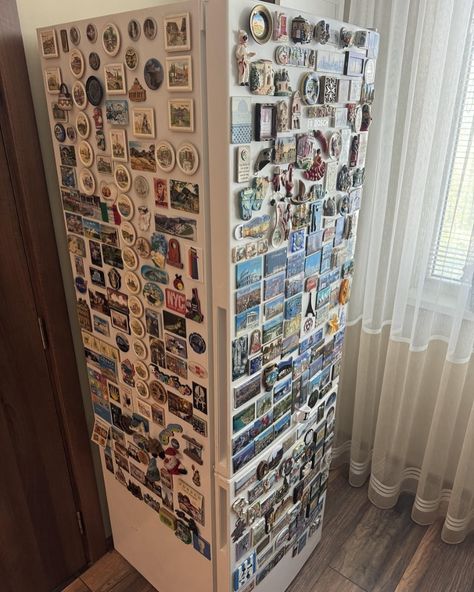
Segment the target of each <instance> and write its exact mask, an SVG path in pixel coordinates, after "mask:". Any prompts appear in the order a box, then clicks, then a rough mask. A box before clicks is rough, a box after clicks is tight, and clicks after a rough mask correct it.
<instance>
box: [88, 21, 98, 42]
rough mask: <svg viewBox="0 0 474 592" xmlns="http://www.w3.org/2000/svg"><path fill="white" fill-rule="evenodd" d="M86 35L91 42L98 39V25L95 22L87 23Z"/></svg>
mask: <svg viewBox="0 0 474 592" xmlns="http://www.w3.org/2000/svg"><path fill="white" fill-rule="evenodd" d="M86 36H87V39H89V41H90V42H91V43H95V42H96V41H97V27H96V26H95V25H94V23H89V24H88V25H87V27H86Z"/></svg>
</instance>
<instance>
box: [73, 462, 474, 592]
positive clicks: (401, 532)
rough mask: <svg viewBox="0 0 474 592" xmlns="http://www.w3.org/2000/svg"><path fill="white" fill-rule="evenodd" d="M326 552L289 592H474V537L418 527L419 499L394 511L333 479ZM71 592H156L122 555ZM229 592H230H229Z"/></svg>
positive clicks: (404, 501) (341, 478) (340, 475)
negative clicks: (446, 537)
mask: <svg viewBox="0 0 474 592" xmlns="http://www.w3.org/2000/svg"><path fill="white" fill-rule="evenodd" d="M328 494H329V495H328V503H327V507H326V515H325V518H324V527H323V536H322V539H321V542H320V544H319V545H318V547H317V548H316V549H315V550H314V552H313V554H312V555H311V557H310V558H309V560H308V561H307V562H306V564H305V566H304V567H303V569H302V570H301V572H300V573H299V574H298V576H297V578H296V579H295V580H294V582H293V583H292V584H291V586H290V587H289V588H288V590H287V592H474V534H471V535H470V536H469V537H468V538H467V539H466V541H464V543H461V544H460V545H447V544H445V543H443V542H442V541H441V538H440V533H441V521H438V522H436V523H435V524H432V525H431V526H418V525H417V524H415V523H414V522H413V521H412V520H411V518H410V512H411V505H412V498H411V497H410V496H408V495H402V496H401V497H400V500H399V502H398V504H397V505H396V506H395V507H394V508H392V509H391V510H379V509H377V508H376V507H375V506H373V505H372V504H371V503H370V502H369V500H368V499H367V486H365V487H361V488H353V487H351V486H350V485H349V484H348V482H347V478H346V471H345V470H343V469H339V470H336V471H332V472H331V476H330V483H329V492H328ZM64 592H155V588H153V587H152V586H151V585H150V584H149V583H148V582H147V581H146V580H145V579H144V578H142V577H141V576H140V575H139V574H138V573H137V572H136V571H135V569H133V567H132V566H131V565H130V564H129V563H127V561H125V559H123V557H121V556H120V555H119V554H118V553H117V552H116V551H111V552H110V553H107V555H105V556H104V557H102V559H100V561H98V562H97V563H96V564H95V565H93V566H92V567H91V568H90V569H88V570H87V571H86V572H84V573H83V574H82V575H81V577H80V578H78V579H77V580H75V581H74V582H73V583H72V584H70V585H69V586H68V587H67V588H65V589H64ZM225 592H227V591H225Z"/></svg>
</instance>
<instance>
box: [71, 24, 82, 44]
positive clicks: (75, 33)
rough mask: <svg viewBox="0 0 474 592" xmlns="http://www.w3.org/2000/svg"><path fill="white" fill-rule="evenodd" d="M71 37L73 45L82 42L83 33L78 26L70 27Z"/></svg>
mask: <svg viewBox="0 0 474 592" xmlns="http://www.w3.org/2000/svg"><path fill="white" fill-rule="evenodd" d="M69 37H70V39H71V43H72V44H73V45H79V43H80V42H81V33H80V31H79V29H78V28H77V27H71V28H70V29H69Z"/></svg>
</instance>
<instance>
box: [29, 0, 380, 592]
mask: <svg viewBox="0 0 474 592" xmlns="http://www.w3.org/2000/svg"><path fill="white" fill-rule="evenodd" d="M38 43H39V51H40V53H41V56H42V67H43V71H44V81H45V96H46V100H47V103H48V112H49V118H50V125H51V133H52V141H53V148H54V155H55V160H56V164H57V172H58V200H60V201H61V203H62V207H63V210H64V220H65V226H66V232H67V239H68V248H69V252H70V258H71V270H72V279H73V281H74V284H75V289H76V296H77V313H78V319H79V323H80V327H81V332H82V338H83V343H84V353H85V359H84V363H85V364H86V366H87V375H88V378H89V384H90V391H91V402H92V407H93V410H94V414H95V424H94V427H93V432H92V434H91V437H92V440H93V441H94V442H95V443H96V444H98V446H99V447H100V448H101V458H102V465H103V474H104V479H105V485H106V492H107V501H108V507H109V512H110V518H111V524H112V531H113V538H114V545H115V547H116V549H117V550H118V551H119V552H120V553H121V554H122V555H123V556H124V557H125V558H126V559H127V560H128V561H129V562H130V563H131V564H132V565H133V566H134V567H136V568H137V570H138V571H139V572H140V573H142V574H143V575H144V576H145V578H147V579H148V580H149V582H150V583H151V584H152V585H153V586H154V587H156V588H157V589H158V590H160V592H177V591H185V590H186V591H187V590H193V591H195V592H211V591H215V592H227V591H234V592H238V591H241V592H249V591H250V590H253V589H257V590H262V591H267V590H268V591H270V590H271V591H275V590H281V591H283V590H285V589H286V588H287V587H288V585H289V584H290V582H291V581H292V580H293V579H294V578H295V576H296V575H297V574H298V571H299V570H300V569H301V567H302V565H303V564H304V563H305V561H306V560H307V559H308V558H309V556H310V554H311V553H312V551H313V549H314V548H315V546H316V545H317V543H318V542H319V540H320V538H321V531H322V521H323V514H324V504H325V499H326V488H327V479H328V471H329V464H330V458H331V445H332V439H333V430H334V413H335V405H336V394H337V383H338V377H339V368H340V362H341V356H342V345H343V340H344V326H345V308H346V305H347V302H348V299H349V296H350V285H351V279H352V274H353V264H352V258H353V253H354V247H355V237H356V229H357V218H358V211H359V208H360V203H361V196H362V187H363V181H364V165H365V153H366V148H367V137H368V129H369V127H370V122H371V104H372V101H373V96H374V75H375V64H376V58H377V52H378V44H379V38H378V34H377V33H376V32H374V31H368V30H364V29H360V28H358V27H356V26H352V25H349V24H344V23H341V22H336V21H334V20H331V19H326V18H324V17H318V16H316V15H312V14H306V13H303V14H301V13H299V12H297V11H295V10H292V9H287V8H283V7H280V6H277V5H274V4H271V3H266V2H264V3H257V2H254V1H251V0H207V1H206V0H187V1H185V2H177V3H172V4H166V5H160V6H156V7H153V8H149V9H144V10H134V11H130V12H127V13H121V14H115V15H110V16H107V17H98V18H93V17H91V18H89V19H86V20H83V21H78V22H72V23H64V24H59V25H52V26H50V27H44V28H42V29H39V30H38Z"/></svg>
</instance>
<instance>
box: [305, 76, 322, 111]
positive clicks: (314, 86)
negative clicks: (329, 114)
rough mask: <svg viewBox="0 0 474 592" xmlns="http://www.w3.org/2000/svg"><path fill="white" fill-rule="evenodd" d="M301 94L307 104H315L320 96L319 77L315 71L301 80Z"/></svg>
mask: <svg viewBox="0 0 474 592" xmlns="http://www.w3.org/2000/svg"><path fill="white" fill-rule="evenodd" d="M301 96H302V97H303V100H304V102H305V103H306V104H307V105H315V104H316V103H317V102H318V97H319V78H318V75H317V74H316V73H315V72H309V73H308V74H306V75H305V76H304V78H303V80H302V82H301Z"/></svg>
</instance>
